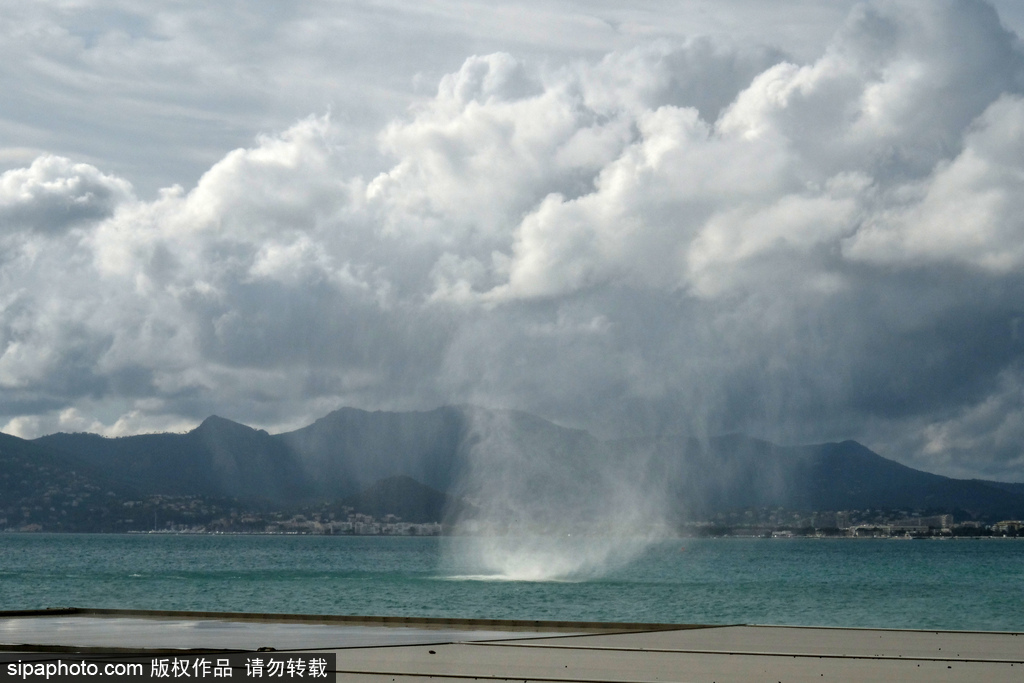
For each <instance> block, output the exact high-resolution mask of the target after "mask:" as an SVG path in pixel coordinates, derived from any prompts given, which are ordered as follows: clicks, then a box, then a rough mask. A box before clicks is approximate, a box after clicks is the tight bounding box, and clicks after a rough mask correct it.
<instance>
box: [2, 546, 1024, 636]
mask: <svg viewBox="0 0 1024 683" xmlns="http://www.w3.org/2000/svg"><path fill="white" fill-rule="evenodd" d="M462 541H463V539H458V538H415V537H339V536H255V535H253V536H207V535H170V534H140V535H101V534H96V535H91V534H82V535H73V534H67V535H61V534H3V535H0V609H3V610H14V609H41V608H46V607H71V606H74V607H103V608H122V609H169V610H204V611H236V612H269V613H307V614H339V615H377V616H414V617H448V618H495V619H553V620H574V621H576V620H578V621H643V622H669V623H701V624H738V623H746V624H796V625H815V626H844V627H878V628H919V629H953V630H983V631H992V630H1000V631H1024V541H1016V540H1010V539H992V540H945V541H892V540H867V539H865V540H825V539H699V540H698V539H680V540H675V541H671V542H664V543H660V544H657V545H654V546H651V547H650V548H648V549H647V551H646V552H644V553H642V554H641V555H640V556H638V557H636V558H635V559H633V560H632V561H631V562H629V563H627V564H625V565H624V566H620V567H618V568H616V569H614V570H612V571H609V572H608V573H607V574H605V575H603V576H601V577H599V578H593V579H589V580H584V581H506V580H480V579H479V578H465V571H464V569H465V568H464V567H461V566H459V557H460V554H459V545H458V544H459V543H460V542H462Z"/></svg>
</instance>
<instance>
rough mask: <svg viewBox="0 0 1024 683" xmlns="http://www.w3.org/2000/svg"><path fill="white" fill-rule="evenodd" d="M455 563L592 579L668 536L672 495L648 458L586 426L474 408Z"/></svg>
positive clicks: (471, 573)
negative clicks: (571, 427)
mask: <svg viewBox="0 0 1024 683" xmlns="http://www.w3.org/2000/svg"><path fill="white" fill-rule="evenodd" d="M472 425H473V430H472V443H471V444H470V447H469V449H468V453H469V463H468V467H467V469H466V472H465V474H464V476H463V479H462V481H461V482H460V486H459V493H460V495H461V496H462V497H463V498H464V499H465V500H466V501H467V502H468V503H469V504H470V505H469V506H467V508H466V509H465V510H464V511H463V512H462V513H461V515H460V517H459V518H458V519H456V520H454V525H453V526H454V532H455V537H454V538H452V539H451V540H450V542H449V543H448V544H447V551H448V561H449V564H450V565H452V566H453V567H457V568H458V569H456V571H455V574H456V575H457V576H460V577H462V578H469V577H474V578H475V579H477V580H504V581H584V580H588V579H594V578H598V577H600V576H603V575H604V574H606V573H607V572H609V571H612V570H614V569H617V568H620V567H622V566H624V565H625V564H627V563H629V562H630V561H631V560H633V559H634V558H636V557H637V556H638V555H639V554H640V553H642V552H643V551H644V550H645V549H646V548H647V547H648V546H649V545H650V544H651V543H653V542H656V541H658V540H660V539H662V538H664V536H665V535H666V534H665V529H666V528H667V525H666V524H665V520H664V509H665V505H664V495H663V493H662V491H661V488H662V487H660V486H659V484H658V482H657V481H653V480H652V477H651V476H650V474H649V472H648V469H647V467H646V463H645V462H643V461H642V459H639V458H636V457H629V458H626V457H623V456H622V455H621V454H619V453H617V452H615V451H614V450H613V449H610V448H608V447H607V446H606V445H605V444H603V443H602V442H600V441H597V440H595V439H593V438H592V437H590V436H589V435H587V434H586V433H584V432H567V431H566V430H556V429H552V428H551V426H550V424H548V423H546V422H544V421H542V420H538V419H537V418H533V417H531V416H529V415H525V414H522V413H514V412H509V411H506V412H496V411H484V410H478V411H475V412H474V414H473V415H472Z"/></svg>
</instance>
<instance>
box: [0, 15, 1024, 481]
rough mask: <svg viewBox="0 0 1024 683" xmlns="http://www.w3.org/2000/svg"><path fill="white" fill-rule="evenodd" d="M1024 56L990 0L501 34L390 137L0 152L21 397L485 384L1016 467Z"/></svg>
mask: <svg viewBox="0 0 1024 683" xmlns="http://www.w3.org/2000/svg"><path fill="white" fill-rule="evenodd" d="M140 30H141V29H140ZM951 46H952V48H951ZM1022 79H1024V62H1022V56H1021V51H1020V48H1019V44H1018V40H1017V38H1016V36H1015V35H1013V34H1012V33H1010V32H1008V31H1007V30H1006V29H1005V28H1003V26H1002V25H1001V24H1000V22H999V17H998V16H997V15H996V14H995V12H994V11H993V10H992V8H991V7H990V6H989V5H987V4H985V3H982V2H980V1H974V0H945V1H942V2H934V3H928V4H924V5H922V4H917V3H901V2H874V3H868V4H865V5H861V6H858V7H857V8H856V9H854V10H853V11H852V12H851V14H850V16H849V18H848V20H847V21H846V23H845V24H844V25H843V26H842V27H841V28H840V29H839V31H838V32H837V33H836V34H835V36H834V37H833V39H832V40H831V42H830V43H829V44H828V46H827V47H826V48H825V49H824V50H823V51H822V52H821V53H820V55H818V56H817V57H816V58H815V59H813V60H810V61H806V62H804V61H800V60H799V59H797V58H795V57H792V56H787V55H785V54H783V53H782V52H780V51H778V50H773V49H769V48H762V47H748V46H737V45H736V44H733V43H730V42H728V41H726V40H723V39H721V38H708V37H704V38H690V39H686V40H671V39H664V38H662V39H657V40H653V41H651V42H649V43H646V44H644V45H639V46H629V47H626V48H623V49H621V50H615V51H612V52H610V53H607V54H604V55H603V56H596V57H592V58H591V57H587V56H583V57H580V58H578V59H573V60H564V59H563V60H551V61H545V60H538V59H533V58H522V57H519V56H516V55H515V54H513V53H511V52H493V53H489V54H481V55H476V56H471V57H469V58H467V59H465V61H464V62H463V63H462V66H461V67H459V68H458V69H456V70H454V71H452V72H451V73H449V74H447V75H444V76H441V77H439V78H437V79H436V80H435V82H436V83H437V89H436V92H435V93H434V94H433V95H432V96H430V97H422V98H419V99H416V100H414V101H413V104H412V106H411V108H410V109H409V110H408V111H407V112H406V113H404V114H402V115H400V116H396V117H393V118H392V119H391V120H390V122H389V123H388V124H387V125H384V126H381V127H379V129H378V135H377V137H376V144H377V145H378V146H379V149H378V150H376V151H375V152H374V156H373V158H372V160H369V161H368V159H369V157H367V156H366V155H365V154H364V148H365V142H364V141H363V140H362V137H360V136H359V135H357V134H356V133H354V132H353V129H352V127H351V126H349V125H348V124H347V123H346V122H344V121H341V120H339V118H338V117H335V116H333V115H330V116H313V117H309V118H304V119H300V120H299V121H297V122H295V123H294V124H293V125H291V126H289V127H287V128H286V129H284V130H283V131H282V132H280V133H279V134H274V135H270V134H266V135H262V136H259V137H258V138H257V139H256V140H255V142H253V143H252V144H250V145H248V146H246V147H242V148H239V149H235V150H234V151H231V152H229V153H228V154H226V155H224V156H223V157H222V158H221V159H220V160H219V161H217V162H216V163H214V164H213V165H212V166H210V167H209V168H208V170H207V171H206V173H204V174H203V175H202V177H201V178H200V179H199V180H198V182H197V183H196V185H195V186H194V187H192V188H191V189H187V190H186V189H185V188H182V187H177V186H175V187H171V188H167V189H165V190H163V191H161V192H160V193H159V195H158V196H156V197H155V198H153V199H139V198H138V197H136V196H135V195H134V194H133V193H132V189H131V186H130V185H129V184H128V183H127V181H126V180H124V179H122V178H119V177H117V176H116V175H113V174H108V173H104V172H101V171H99V170H97V168H95V167H93V166H90V165H86V164H75V163H72V162H71V161H68V160H66V159H62V158H58V157H52V156H44V157H40V158H39V159H37V160H36V161H35V162H33V163H32V164H31V165H30V166H27V167H25V168H19V169H14V170H11V171H8V172H7V173H5V174H4V175H3V177H2V180H0V233H2V239H4V240H6V243H5V244H7V245H8V246H9V248H8V249H7V250H6V251H5V253H4V254H3V256H2V257H0V281H2V283H3V288H2V289H0V293H2V296H0V386H2V387H3V389H4V396H5V398H4V402H3V404H2V405H0V413H2V415H3V421H4V422H6V423H7V424H8V427H9V428H10V429H12V430H16V431H18V432H19V433H24V434H29V433H32V432H33V431H34V430H35V431H45V430H48V429H53V428H65V427H64V426H62V425H66V426H68V428H70V427H73V426H75V425H85V426H86V427H87V428H89V429H93V428H98V429H99V427H95V425H101V426H102V427H101V430H104V431H107V432H109V433H124V432H127V431H132V430H134V429H157V428H160V425H167V426H168V427H169V428H175V429H177V428H180V427H181V426H182V425H185V424H189V423H190V421H193V422H194V421H198V420H199V419H201V418H203V417H205V416H206V415H207V414H210V413H214V412H216V413H219V414H223V415H225V416H227V417H233V418H235V419H240V420H242V421H247V422H250V423H253V424H258V425H260V426H263V427H267V428H270V429H274V428H283V427H294V426H298V425H300V424H302V423H304V422H306V421H309V420H311V419H313V418H315V417H318V416H320V415H322V414H323V413H325V412H327V411H328V410H330V409H332V408H335V407H338V406H340V405H356V406H360V407H367V408H395V409H404V408H428V407H433V406H435V405H438V404H441V403H447V402H479V403H482V404H485V405H489V406H495V407H501V406H504V407H516V408H520V409H524V410H528V411H535V412H537V413H539V414H542V415H544V416H547V417H550V418H553V419H557V420H560V421H562V422H565V423H568V424H573V425H576V426H583V427H587V428H590V429H593V430H595V431H597V432H600V433H601V434H602V435H605V436H615V435H623V434H634V433H650V432H656V431H661V432H691V433H698V434H708V433H716V432H726V431H735V430H739V431H747V432H749V433H752V434H754V435H758V436H765V437H768V438H772V439H777V440H780V441H788V442H794V441H813V440H822V439H842V438H857V439H860V440H863V441H865V442H866V443H868V444H869V445H872V446H874V447H876V448H878V449H879V450H880V451H881V452H883V454H885V455H888V456H891V457H896V458H898V459H902V460H904V461H906V462H913V463H914V464H917V465H918V466H926V467H927V466H928V465H929V463H930V464H931V469H936V470H941V471H946V472H955V473H965V472H972V471H973V472H986V473H988V474H989V475H991V476H1008V477H1018V478H1019V477H1020V476H1022V475H1021V474H1020V469H1019V468H1020V460H1019V458H1020V452H1019V451H1018V450H1016V449H1015V447H1014V446H1013V443H1014V440H1013V437H1012V435H1014V434H1016V433H1017V432H1016V430H1018V429H1019V428H1020V427H1019V425H1020V424H1021V419H1022V418H1021V415H1022V413H1021V411H1020V407H1019V406H1018V405H1017V402H1015V399H1013V396H1014V395H1015V394H1014V392H1015V391H1016V389H1015V387H1017V386H1019V381H1018V379H1017V378H1018V376H1019V374H1020V369H1019V368H1020V364H1021V361H1022V351H1024V349H1022V346H1021V336H1020V334H1019V330H1018V328H1019V327H1020V324H1019V321H1020V320H1021V319H1022V318H1024V312H1022V311H1021V307H1020V303H1019V302H1020V301H1021V300H1024V299H1022V296H1021V295H1022V294H1024V291H1022V290H1024V278H1021V277H1020V276H1019V275H1018V271H1019V270H1020V268H1019V266H1020V264H1021V259H1022V254H1024V248H1022V245H1024V232H1022V230H1021V225H1020V219H1019V216H1020V215H1024V211H1022V209H1024V207H1021V206H1019V204H1020V200H1019V197H1021V196H1022V192H1021V190H1022V188H1021V187H1020V183H1021V178H1022V177H1024V162H1022V161H1021V160H1022V159H1024V155H1022V153H1021V152H1022V151H1024V150H1022V149H1021V144H1022V143H1021V140H1022V135H1021V128H1022V121H1024V104H1022V103H1024V99H1022V94H1024V93H1022V90H1024V85H1022V84H1024V80H1022ZM354 136H355V137H357V138H359V139H355V137H354ZM1015 321H1017V322H1015ZM68 411H72V412H68ZM986 434H988V436H986ZM992 435H1009V436H992ZM992 439H996V441H998V444H999V445H998V447H992V443H993V442H992Z"/></svg>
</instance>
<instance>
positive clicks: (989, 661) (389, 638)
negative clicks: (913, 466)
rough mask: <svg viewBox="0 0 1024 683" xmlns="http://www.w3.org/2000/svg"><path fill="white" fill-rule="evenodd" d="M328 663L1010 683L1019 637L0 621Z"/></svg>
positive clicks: (25, 632)
mask: <svg viewBox="0 0 1024 683" xmlns="http://www.w3.org/2000/svg"><path fill="white" fill-rule="evenodd" d="M33 644H34V645H44V646H47V647H48V648H52V647H54V646H58V647H63V648H67V649H68V650H69V651H82V650H85V649H109V648H112V647H118V648H125V649H133V650H152V649H163V650H166V649H168V648H180V649H181V650H188V649H191V648H197V647H199V648H223V649H232V650H239V649H242V650H254V649H256V648H257V647H272V648H274V649H276V650H277V651H278V652H281V651H300V650H301V651H309V650H318V651H320V652H332V651H333V652H335V653H336V654H337V680H339V681H366V682H370V681H396V682H405V681H421V680H432V681H467V680H474V679H475V680H490V681H549V682H550V681H601V682H614V681H634V682H641V681H687V682H694V683H697V682H701V683H734V682H735V683H739V682H743V683H747V682H749V681H769V682H775V681H778V682H780V683H808V682H810V681H819V682H821V681H851V682H852V681H858V682H859V681H907V682H914V681H928V682H941V681H962V682H965V683H968V682H969V683H989V682H999V681H1016V682H1018V683H1024V634H1017V633H973V632H953V631H898V630H872V629H838V628H797V627H781V626H683V625H667V624H649V625H648V624H594V623H575V622H512V621H494V620H487V621H485V620H468V619H466V620H440V619H396V618H373V617H317V616H304V615H292V616H282V615H239V614H231V615H228V614H216V613H186V612H138V611H123V610H69V611H64V612H52V613H47V614H45V615H44V614H42V613H24V614H13V613H6V614H4V613H0V650H3V649H11V648H15V649H18V650H21V651H26V650H27V649H30V648H31V647H32V645H33Z"/></svg>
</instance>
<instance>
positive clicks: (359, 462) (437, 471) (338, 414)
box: [272, 406, 470, 497]
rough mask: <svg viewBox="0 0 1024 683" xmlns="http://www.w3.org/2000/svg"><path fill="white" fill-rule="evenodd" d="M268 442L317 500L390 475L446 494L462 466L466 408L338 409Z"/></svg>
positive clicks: (466, 432) (467, 430) (466, 435)
mask: <svg viewBox="0 0 1024 683" xmlns="http://www.w3.org/2000/svg"><path fill="white" fill-rule="evenodd" d="M272 438H273V439H274V441H275V442H276V443H277V444H279V445H280V446H281V447H282V448H284V449H285V450H286V451H287V452H288V453H290V454H291V456H292V457H293V458H294V461H295V462H296V463H297V464H298V465H299V466H300V467H301V469H302V471H303V472H304V473H305V475H306V477H307V478H308V480H309V481H310V482H311V486H312V491H313V493H314V495H317V496H320V497H338V496H346V495H351V494H354V493H356V492H358V491H360V490H362V489H363V488H365V487H366V486H369V485H371V484H373V483H374V482H377V481H379V480H381V479H386V478H388V477H393V476H396V475H406V476H409V477H412V478H413V479H415V480H417V481H419V482H421V483H423V484H426V485H427V486H430V487H433V488H435V489H438V490H440V491H447V490H448V489H450V488H451V487H452V486H453V484H454V483H455V481H456V479H457V478H458V472H459V471H460V469H461V468H462V467H463V466H464V464H465V457H466V448H467V444H468V440H469V438H470V427H469V419H468V415H467V409H465V408H459V407H451V406H448V407H444V408H437V409H436V410H430V411H426V412H404V413H392V412H380V411H378V412H372V413H371V412H367V411H365V410H356V409H354V408H342V409H341V410H336V411H334V412H332V413H330V414H329V415H327V416H325V417H322V418H320V419H319V420H317V421H316V422H314V423H313V424H311V425H309V426H308V427H303V428H302V429H297V430H295V431H293V432H287V433H284V434H278V435H277V436H275V437H272Z"/></svg>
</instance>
